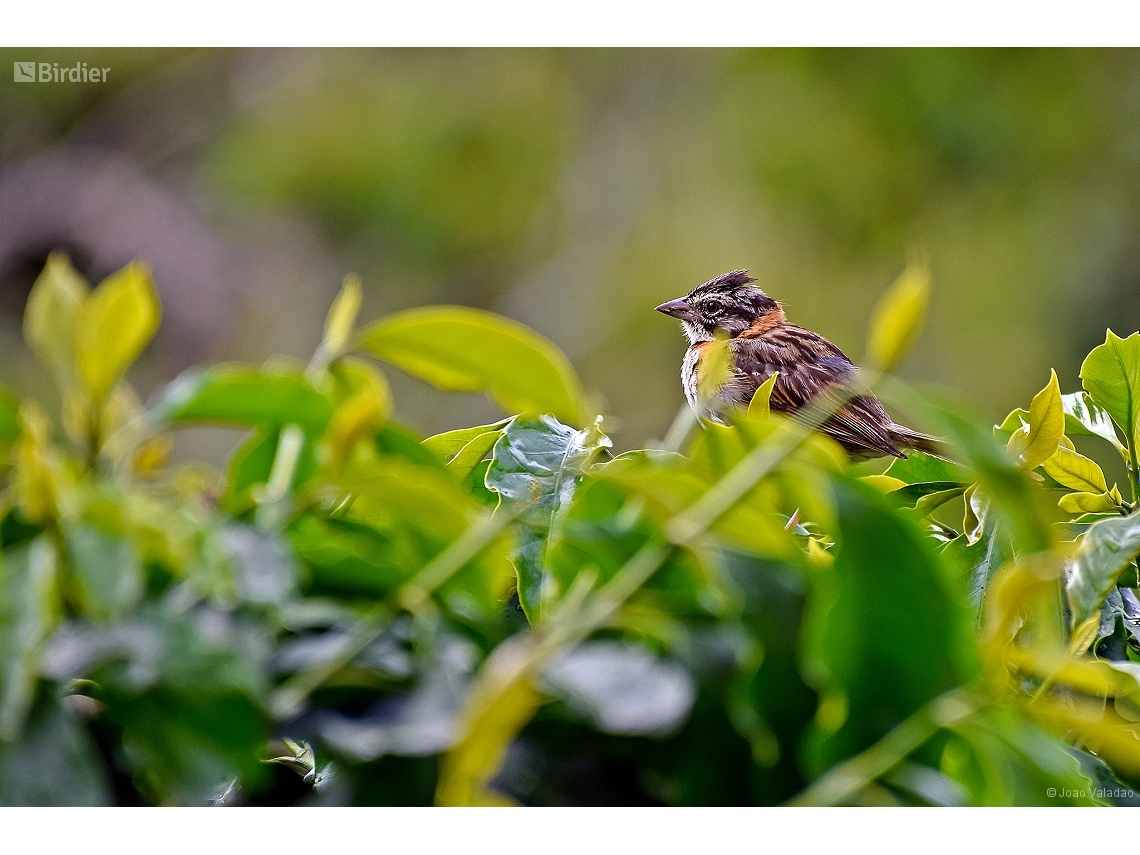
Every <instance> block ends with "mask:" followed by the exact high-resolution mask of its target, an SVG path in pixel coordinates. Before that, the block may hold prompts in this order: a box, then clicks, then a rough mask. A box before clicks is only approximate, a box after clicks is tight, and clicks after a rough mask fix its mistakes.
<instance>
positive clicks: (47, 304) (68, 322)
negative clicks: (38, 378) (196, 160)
mask: <svg viewBox="0 0 1140 855" xmlns="http://www.w3.org/2000/svg"><path fill="white" fill-rule="evenodd" d="M90 292H91V286H89V285H88V284H87V281H86V280H85V279H84V278H83V277H82V276H80V275H79V273H78V272H77V271H76V270H75V268H74V267H72V266H71V262H69V261H68V259H67V256H66V255H64V254H63V253H62V252H53V253H52V254H51V255H49V256H48V260H47V264H46V265H45V266H44V269H43V272H42V273H40V275H39V278H37V279H36V283H35V284H34V285H33V286H32V290H31V293H30V294H28V304H27V307H26V308H25V309H24V341H26V342H27V343H28V347H29V348H31V350H32V352H33V353H34V354H35V355H36V356H37V357H38V358H39V360H40V361H41V362H43V363H44V364H45V365H47V366H48V367H49V368H50V369H51V370H52V372H54V374H55V376H56V380H57V381H59V382H60V383H61V385H67V384H68V383H70V382H71V378H72V370H73V368H72V366H73V365H74V363H75V326H76V319H77V317H78V315H79V310H80V307H81V306H82V305H83V303H84V301H85V300H86V299H87V295H88V294H89V293H90Z"/></svg>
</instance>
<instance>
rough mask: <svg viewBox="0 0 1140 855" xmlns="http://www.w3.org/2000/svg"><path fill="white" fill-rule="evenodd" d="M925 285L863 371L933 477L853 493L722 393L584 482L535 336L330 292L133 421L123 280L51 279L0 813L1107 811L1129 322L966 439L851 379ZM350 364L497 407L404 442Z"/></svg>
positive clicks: (1129, 565)
mask: <svg viewBox="0 0 1140 855" xmlns="http://www.w3.org/2000/svg"><path fill="white" fill-rule="evenodd" d="M927 293H928V279H927V276H926V274H925V272H924V271H923V270H921V269H917V268H911V269H908V271H907V272H906V273H905V274H904V276H903V277H902V278H900V280H899V282H898V283H896V286H895V287H894V288H892V289H891V290H889V291H888V292H887V294H886V295H885V296H884V298H883V299H882V301H881V302H880V305H879V307H878V309H877V310H876V313H875V321H874V324H873V328H872V334H871V337H870V340H869V343H868V353H869V354H870V355H871V356H870V360H869V361H870V364H871V366H873V367H872V368H869V369H867V370H865V371H864V373H863V375H862V382H866V383H870V384H874V385H875V387H876V389H877V391H878V392H879V393H880V394H882V395H884V396H886V397H887V398H889V399H890V400H891V401H892V405H893V406H898V407H901V408H903V409H904V411H906V412H907V413H908V414H909V415H911V416H912V417H913V419H914V420H915V421H916V422H918V423H919V424H921V425H922V427H923V428H924V429H928V430H930V431H931V432H933V433H936V434H937V435H939V436H942V437H944V438H945V442H946V449H947V454H946V457H947V459H941V458H936V457H931V456H927V455H922V454H914V455H912V456H911V457H909V458H908V459H906V460H897V461H894V462H893V463H892V464H891V465H890V467H889V468H887V469H886V471H885V472H884V473H883V474H877V475H866V474H862V475H860V473H862V472H865V471H866V467H865V466H864V467H861V468H856V467H852V465H851V464H849V462H848V461H847V460H846V458H845V456H844V454H843V452H842V450H841V449H840V448H839V447H838V446H837V445H835V444H834V443H832V442H831V441H830V440H829V439H827V438H826V437H825V436H823V435H822V434H820V433H818V432H815V431H813V430H812V425H813V424H819V423H820V422H821V421H822V420H823V419H825V418H826V417H827V416H828V415H829V412H828V411H827V410H826V409H825V408H824V407H823V405H820V406H819V407H817V408H816V409H815V410H813V411H811V412H808V413H805V414H803V415H802V417H801V418H800V419H798V420H794V421H793V420H787V419H782V418H779V417H777V416H775V415H773V414H770V413H769V412H767V407H766V406H765V405H764V401H765V399H764V396H762V395H761V396H758V398H757V400H756V401H755V402H754V403H753V406H752V407H751V408H750V409H749V411H748V412H740V413H738V414H737V415H736V418H735V423H734V425H733V426H732V427H722V426H719V425H696V424H693V423H692V417H691V416H689V415H688V411H687V410H683V411H682V413H681V414H680V415H679V416H678V420H677V423H676V424H675V425H674V426H673V429H671V430H670V433H669V436H668V437H667V438H666V440H665V441H664V442H663V443H659V444H658V445H657V446H655V447H652V448H645V449H640V450H636V451H631V452H627V453H623V454H618V455H614V454H613V453H612V451H611V443H610V441H609V439H608V438H607V436H606V433H605V424H604V421H603V419H602V418H601V417H600V416H598V415H597V413H596V412H595V409H596V408H595V406H594V404H593V403H592V402H591V400H590V399H589V397H588V396H587V395H586V394H585V392H584V391H583V387H582V384H581V383H580V381H579V380H578V378H577V376H576V374H575V372H574V370H573V368H572V367H571V366H570V364H569V362H568V361H567V360H566V358H565V357H564V356H563V355H562V354H561V353H560V352H559V351H558V349H557V348H555V347H554V346H553V345H552V344H551V343H550V342H549V341H547V340H545V339H543V338H542V337H541V336H539V335H537V334H536V333H534V332H532V331H531V330H529V329H527V328H525V327H523V326H521V325H519V324H517V323H514V322H512V321H509V320H507V319H504V318H501V317H498V316H496V315H492V314H488V313H485V312H478V311H474V310H471V309H465V308H459V307H429V308H421V309H415V310H412V311H407V312H402V313H399V314H396V315H393V316H390V317H387V318H384V319H382V320H380V321H378V322H376V323H374V324H372V325H370V326H363V327H361V326H358V323H357V313H358V310H359V306H360V294H361V292H360V284H359V282H357V281H356V280H355V279H353V278H351V277H350V278H349V279H347V280H346V281H345V284H344V287H343V289H342V291H341V293H340V295H339V296H338V298H337V299H336V301H335V303H334V304H333V306H332V308H331V310H330V312H329V316H328V319H327V322H326V325H325V334H324V339H323V341H322V342H321V344H320V346H319V348H318V349H317V352H316V354H315V355H314V356H313V358H312V360H311V361H310V362H309V364H308V365H307V366H304V365H294V364H292V363H290V362H289V361H284V360H276V361H271V362H267V363H266V364H265V365H262V366H253V365H233V364H222V365H211V366H207V367H205V368H202V369H198V370H193V371H190V372H188V373H186V374H184V375H183V376H181V377H178V378H176V379H175V380H174V381H173V382H171V383H170V384H169V385H167V386H165V387H164V388H161V389H159V390H158V391H157V392H156V393H155V394H154V395H153V397H152V398H151V400H150V401H149V402H148V403H146V404H145V405H144V404H143V403H142V402H141V401H140V400H139V398H138V397H137V396H136V394H135V393H134V392H133V391H132V389H131V387H130V386H129V385H128V384H127V382H126V381H125V380H124V375H125V373H126V372H127V370H128V368H129V367H130V365H131V364H132V362H133V361H134V360H135V359H136V358H137V357H138V355H139V354H140V353H141V352H142V351H143V350H144V349H145V347H146V345H147V343H148V342H149V340H150V338H151V337H152V336H153V334H154V333H155V330H156V329H157V327H158V325H159V321H160V317H161V308H160V305H159V301H158V298H157V294H156V291H155V289H154V286H153V283H152V282H151V279H150V274H149V272H148V270H147V268H146V267H145V265H142V264H139V263H134V264H131V265H129V266H127V267H126V268H124V269H123V270H121V271H119V272H118V273H116V274H114V275H112V276H111V277H109V278H108V279H107V280H106V281H104V282H103V283H101V284H100V285H99V286H98V287H97V288H94V289H92V288H91V287H90V286H89V285H88V283H87V282H85V281H84V280H83V278H82V277H81V276H80V275H79V274H78V273H76V271H75V270H74V269H73V268H72V267H71V266H70V264H69V263H68V261H67V260H66V258H64V257H62V256H59V255H53V256H52V257H51V258H50V259H49V261H48V264H47V266H46V268H45V269H44V271H43V273H42V275H41V276H40V277H39V279H38V281H37V282H36V284H35V286H34V288H33V291H32V293H31V295H30V297H29V300H28V306H27V310H26V314H25V321H24V331H25V337H26V340H27V343H28V346H29V347H30V348H31V349H32V350H33V351H34V352H35V354H36V356H37V357H38V358H39V359H40V361H41V362H42V363H43V365H44V368H45V371H46V372H47V373H48V374H50V376H51V378H52V380H53V381H54V383H55V385H56V387H57V388H58V390H59V401H60V405H59V410H58V414H59V418H58V421H56V420H54V419H53V418H52V417H49V415H48V414H46V413H45V412H44V411H43V410H42V409H41V408H40V407H39V406H37V405H36V404H35V403H33V402H30V401H24V402H20V401H18V400H17V399H15V398H14V397H12V396H11V395H9V394H7V393H3V394H0V452H2V454H3V469H2V473H3V486H4V492H3V495H2V499H0V547H2V558H0V665H2V670H0V800H2V801H3V802H4V803H8V804H111V803H118V804H140V803H142V804H172V803H176V804H207V803H216V804H291V803H317V804H430V803H435V804H443V805H461V804H468V805H469V804H499V803H523V804H614V803H616V804H780V803H789V802H790V803H793V804H850V803H856V804H900V803H901V804H936V805H943V804H951V805H954V804H977V805H980V804H1042V805H1049V804H1054V805H1055V804H1089V803H1110V804H1127V803H1132V802H1133V801H1134V800H1135V799H1136V797H1135V794H1133V793H1132V792H1131V789H1130V788H1129V787H1128V786H1126V784H1127V783H1128V782H1133V783H1135V782H1137V781H1140V723H1138V722H1140V664H1137V660H1138V659H1140V657H1138V656H1137V653H1136V650H1137V649H1138V644H1137V638H1138V635H1140V603H1138V601H1137V596H1136V593H1137V585H1138V581H1137V564H1136V558H1137V555H1138V554H1140V513H1137V512H1136V507H1137V499H1138V493H1140V482H1138V472H1140V469H1138V465H1137V448H1138V447H1140V334H1133V335H1131V336H1129V337H1128V338H1119V337H1118V336H1116V335H1115V334H1113V333H1112V332H1109V333H1108V336H1107V338H1106V341H1105V343H1104V344H1103V345H1101V346H1100V347H1097V348H1096V349H1095V350H1093V352H1092V353H1090V354H1089V356H1088V359H1087V360H1086V361H1085V363H1084V366H1083V367H1082V369H1081V376H1080V380H1081V389H1080V390H1079V391H1075V392H1072V393H1069V394H1063V393H1062V392H1061V386H1060V381H1059V379H1058V378H1057V376H1056V375H1055V374H1054V375H1052V376H1051V377H1050V378H1049V382H1048V383H1047V384H1046V385H1045V387H1044V388H1043V389H1042V391H1041V392H1040V393H1038V394H1037V395H1036V396H1035V397H1034V398H1033V400H1032V401H1031V402H1030V403H1029V407H1028V409H1018V410H1015V411H1014V412H1013V413H1011V414H1010V415H1009V416H1008V417H1007V418H1006V419H1005V420H1004V421H1003V422H1002V424H1001V425H998V426H996V427H994V428H992V429H991V428H990V427H989V426H987V425H982V424H981V423H980V422H979V421H978V420H977V419H976V418H973V417H971V416H969V415H963V413H962V412H961V410H960V408H959V407H958V406H957V405H954V404H947V403H946V402H943V401H940V400H936V399H933V398H930V397H925V396H921V395H918V394H916V393H914V392H912V391H911V390H909V389H908V388H907V387H906V386H905V385H903V384H902V383H901V382H899V381H898V380H896V379H894V378H893V377H891V376H890V375H888V374H885V373H883V372H884V371H886V370H887V369H889V368H890V367H891V366H893V365H895V364H896V363H897V361H898V359H899V358H900V356H901V355H902V353H903V352H904V351H905V349H906V347H907V345H908V343H909V342H910V341H912V340H913V338H914V337H915V334H916V332H917V330H918V327H919V326H920V324H921V321H922V314H923V310H924V307H925V305H926V295H927ZM377 361H379V362H381V363H385V364H387V365H389V366H394V367H396V368H398V369H400V370H402V371H404V372H407V373H409V374H411V375H413V376H415V377H418V378H419V379H421V380H423V381H426V382H427V383H430V384H433V385H435V386H437V387H438V388H440V389H443V390H449V391H457V392H485V393H486V394H487V395H489V396H490V398H491V399H492V400H493V401H495V402H496V403H497V404H499V405H500V406H502V407H503V409H504V410H505V412H506V415H507V417H506V418H504V419H502V420H501V421H498V422H496V423H494V424H489V425H481V426H477V427H471V428H466V429H463V430H456V431H451V432H448V433H444V434H440V435H437V436H432V437H428V438H426V439H422V438H420V437H418V436H416V435H415V434H414V433H413V432H412V431H410V430H409V429H407V428H406V427H403V426H401V425H400V424H399V423H398V422H397V421H395V420H394V419H393V401H392V396H391V393H390V391H389V387H388V383H387V381H386V379H385V375H384V373H383V372H382V371H381V370H380V368H379V367H378V366H377ZM831 405H832V406H834V402H833V403H832V404H831ZM201 424H219V425H228V426H236V427H239V428H242V429H245V430H246V431H247V432H248V433H247V434H246V436H245V438H244V439H243V441H242V443H241V444H240V446H239V447H238V448H236V449H235V450H234V451H233V453H232V455H231V456H230V458H229V460H228V463H227V465H226V467H225V471H224V472H218V471H214V470H212V469H211V468H210V467H208V466H205V465H204V464H198V463H189V464H185V463H184V464H179V465H171V464H170V462H169V458H170V450H171V442H172V441H171V434H172V433H173V432H175V431H177V430H179V429H180V428H182V427H184V426H189V425H201ZM1074 439H1078V440H1079V441H1080V442H1081V447H1082V448H1086V446H1087V447H1088V448H1093V447H1095V448H1097V449H1099V451H1100V452H1103V455H1107V457H1108V458H1111V457H1113V456H1114V455H1119V457H1120V458H1121V462H1122V464H1123V471H1124V472H1126V473H1127V484H1126V485H1125V486H1124V489H1123V491H1122V490H1121V488H1120V487H1119V486H1118V485H1115V484H1114V485H1112V486H1111V487H1110V486H1109V483H1108V479H1107V478H1106V476H1105V474H1104V471H1103V470H1102V468H1101V466H1100V465H1098V463H1097V462H1095V460H1094V459H1093V458H1091V457H1088V456H1085V455H1084V454H1082V453H1081V452H1080V451H1078V450H1077V448H1076V446H1075V445H1074V442H1073V440H1074ZM1094 444H1096V445H1095V446H1094ZM1094 453H1095V452H1094ZM1101 459H1105V458H1104V457H1103V456H1102V458H1101ZM951 460H952V461H953V462H951ZM1120 468H1121V467H1120V465H1119V464H1118V465H1117V466H1116V471H1119V470H1120ZM1125 494H1127V498H1126V497H1125ZM1121 782H1123V783H1121Z"/></svg>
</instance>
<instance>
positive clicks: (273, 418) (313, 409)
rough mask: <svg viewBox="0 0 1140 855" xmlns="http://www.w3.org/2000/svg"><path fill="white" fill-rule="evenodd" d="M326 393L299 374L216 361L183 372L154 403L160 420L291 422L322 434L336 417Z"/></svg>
mask: <svg viewBox="0 0 1140 855" xmlns="http://www.w3.org/2000/svg"><path fill="white" fill-rule="evenodd" d="M332 412H333V410H332V404H331V403H330V402H329V400H328V398H326V397H325V396H324V395H322V394H321V393H320V392H318V391H317V390H316V389H314V388H313V386H312V384H311V383H309V381H308V380H306V379H305V378H304V377H303V376H302V375H301V374H300V373H297V372H292V371H273V372H271V371H259V370H257V369H255V368H246V367H243V366H237V365H216V366H214V367H212V368H207V369H204V370H202V369H195V370H192V371H189V372H187V373H185V374H183V375H182V376H181V377H179V378H178V379H177V380H175V381H174V382H173V383H171V384H170V385H169V386H167V387H166V389H164V390H163V392H162V393H161V395H160V396H159V399H158V401H157V402H156V403H155V404H154V405H153V406H152V407H151V416H152V418H153V419H154V420H155V422H157V423H158V424H160V425H172V424H193V423H198V422H215V423H219V424H228V425H236V426H238V427H270V428H279V427H283V426H285V425H289V424H295V425H298V426H300V427H301V429H302V430H304V431H305V433H306V434H308V435H309V436H312V437H320V435H321V434H322V433H324V430H325V428H326V427H327V426H328V423H329V419H330V418H331V416H332Z"/></svg>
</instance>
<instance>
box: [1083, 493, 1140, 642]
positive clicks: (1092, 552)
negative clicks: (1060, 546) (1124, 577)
mask: <svg viewBox="0 0 1140 855" xmlns="http://www.w3.org/2000/svg"><path fill="white" fill-rule="evenodd" d="M1137 555H1140V514H1132V515H1130V516H1127V517H1118V518H1116V519H1110V520H1103V521H1102V522H1098V523H1095V524H1093V525H1092V527H1090V528H1089V530H1088V532H1087V533H1086V534H1085V537H1084V540H1083V541H1082V543H1081V548H1080V551H1079V552H1078V553H1077V555H1076V556H1075V557H1074V558H1073V561H1072V564H1071V566H1070V568H1069V573H1068V577H1067V579H1066V581H1065V595H1066V597H1067V598H1068V601H1069V608H1070V610H1071V612H1072V618H1071V626H1072V627H1073V629H1074V631H1075V630H1076V629H1077V628H1078V627H1080V626H1082V625H1083V624H1085V623H1086V622H1087V621H1090V620H1093V619H1097V620H1099V615H1100V607H1101V604H1102V603H1103V602H1104V599H1105V597H1107V596H1108V594H1109V592H1110V591H1111V590H1112V589H1113V588H1114V587H1115V586H1116V582H1117V580H1118V579H1119V578H1120V574H1121V573H1122V572H1124V568H1126V567H1127V566H1128V565H1129V564H1130V563H1131V562H1132V561H1134V560H1135V559H1136V556H1137Z"/></svg>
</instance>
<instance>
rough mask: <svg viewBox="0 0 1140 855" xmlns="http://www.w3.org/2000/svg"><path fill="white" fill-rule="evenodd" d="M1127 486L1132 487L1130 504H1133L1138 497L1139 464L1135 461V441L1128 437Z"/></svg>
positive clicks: (1139, 484)
mask: <svg viewBox="0 0 1140 855" xmlns="http://www.w3.org/2000/svg"><path fill="white" fill-rule="evenodd" d="M1128 458H1129V461H1130V462H1129V464H1128V486H1129V487H1130V488H1131V489H1132V504H1133V505H1135V504H1136V501H1137V499H1140V466H1138V465H1137V461H1136V441H1135V439H1130V440H1129V442H1128Z"/></svg>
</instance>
